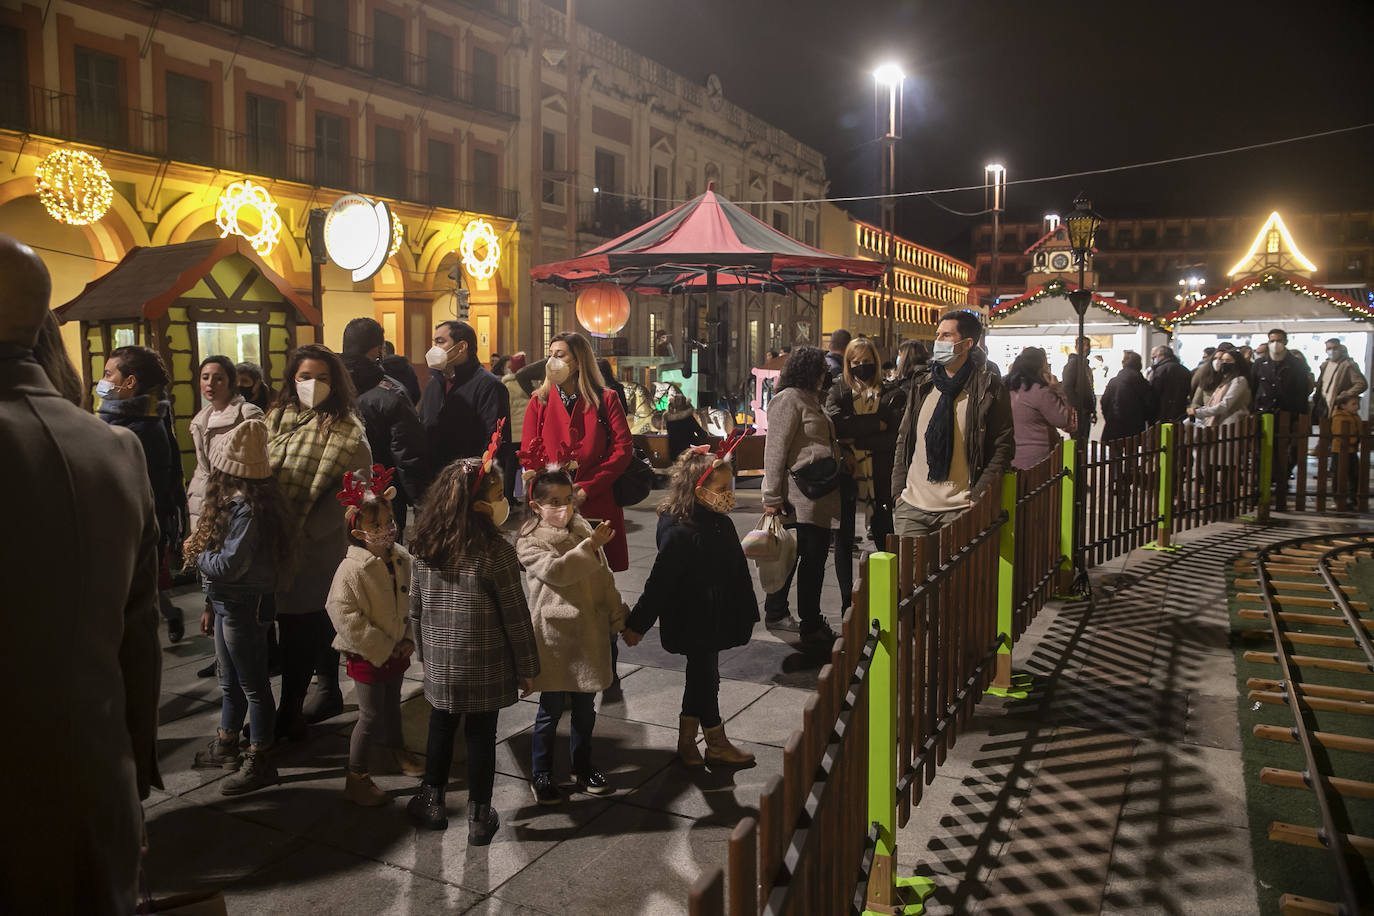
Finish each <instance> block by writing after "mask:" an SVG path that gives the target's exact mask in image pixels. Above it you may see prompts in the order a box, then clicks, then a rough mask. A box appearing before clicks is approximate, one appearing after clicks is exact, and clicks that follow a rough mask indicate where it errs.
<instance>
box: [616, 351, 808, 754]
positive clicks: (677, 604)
mask: <svg viewBox="0 0 1374 916" xmlns="http://www.w3.org/2000/svg"><path fill="white" fill-rule="evenodd" d="M816 352H817V353H819V352H820V351H816ZM738 441H739V439H738V438H737V437H736V438H732V439H727V440H726V442H725V443H722V445H721V446H720V451H719V453H716V454H713V453H712V452H711V450H710V448H709V447H708V446H704V445H701V446H694V447H693V448H690V449H688V450H687V451H685V452H683V453H682V454H681V455H680V456H679V457H678V459H677V462H676V464H674V465H673V475H672V480H671V482H670V483H669V484H668V498H667V499H665V500H664V501H663V502H662V503H660V504H659V507H658V539H657V540H658V555H657V556H656V557H655V558H654V568H653V571H652V572H650V573H649V579H648V581H647V582H645V583H644V592H643V594H642V595H640V597H639V601H638V602H637V603H636V604H635V609H634V611H633V612H632V613H631V614H630V618H629V620H628V621H627V623H626V627H625V634H624V635H625V645H627V646H634V645H637V644H638V643H639V641H640V640H641V639H642V638H643V637H644V634H645V633H647V632H648V631H649V628H650V627H652V626H653V625H654V622H655V621H656V620H657V621H658V622H659V637H660V639H661V641H662V643H663V648H664V649H666V650H668V651H669V652H672V653H673V654H675V655H685V656H686V657H687V680H686V683H685V684H684V685H683V689H682V715H681V716H680V717H679V719H678V738H677V753H678V758H679V759H680V760H681V761H682V762H683V763H684V764H685V765H687V766H689V767H699V766H701V765H702V764H703V763H706V764H711V765H717V764H719V765H725V766H748V765H750V764H752V763H753V762H754V755H753V754H750V753H749V752H747V751H742V750H740V749H739V748H737V747H735V746H734V745H733V744H731V743H730V739H729V738H728V737H726V735H725V726H724V724H722V721H721V716H720V653H721V652H722V651H724V650H726V649H733V648H735V647H736V646H742V645H745V644H746V643H748V642H749V637H750V635H751V634H752V633H753V630H754V624H755V623H757V622H758V619H759V605H758V599H757V598H756V597H755V596H754V580H753V579H752V578H751V576H750V574H749V561H748V560H746V559H745V557H744V551H743V550H742V549H741V548H740V542H739V532H738V531H736V530H735V525H734V523H733V522H731V521H730V515H729V512H730V509H731V508H732V507H733V506H734V504H735V490H734V468H733V467H731V466H730V464H729V463H728V458H729V454H730V452H731V451H732V442H738ZM700 730H704V731H705V732H706V758H705V760H703V759H702V756H701V751H700V750H698V748H697V742H696V739H697V733H698V731H700Z"/></svg>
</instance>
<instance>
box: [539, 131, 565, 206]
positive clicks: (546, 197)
mask: <svg viewBox="0 0 1374 916" xmlns="http://www.w3.org/2000/svg"><path fill="white" fill-rule="evenodd" d="M543 141H544V142H543V150H542V152H541V153H540V156H541V160H540V161H541V162H542V163H543V168H544V172H545V173H548V172H558V171H561V169H560V168H559V166H558V161H559V156H558V152H559V150H558V147H559V146H560V144H559V142H558V141H559V136H558V134H556V133H554V132H553V131H551V130H546V131H544V137H543ZM559 184H560V182H559V181H558V180H557V179H555V178H545V179H544V180H543V183H542V184H541V185H540V188H539V199H540V200H542V201H543V202H544V203H546V204H551V205H553V206H555V207H561V206H563V196H562V195H561V194H559V193H558V191H559V187H558V186H559Z"/></svg>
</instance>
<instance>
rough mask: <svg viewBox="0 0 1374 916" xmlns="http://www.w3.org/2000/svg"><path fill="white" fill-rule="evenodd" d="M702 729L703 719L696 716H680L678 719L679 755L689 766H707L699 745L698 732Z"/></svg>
mask: <svg viewBox="0 0 1374 916" xmlns="http://www.w3.org/2000/svg"><path fill="white" fill-rule="evenodd" d="M700 730H701V720H700V719H698V718H696V717H694V716H679V717H678V720H677V755H678V757H679V758H681V760H682V762H683V763H685V764H686V765H687V766H689V767H699V766H705V765H706V761H705V760H703V759H702V758H701V750H700V749H699V748H698V747H697V732H698V731H700Z"/></svg>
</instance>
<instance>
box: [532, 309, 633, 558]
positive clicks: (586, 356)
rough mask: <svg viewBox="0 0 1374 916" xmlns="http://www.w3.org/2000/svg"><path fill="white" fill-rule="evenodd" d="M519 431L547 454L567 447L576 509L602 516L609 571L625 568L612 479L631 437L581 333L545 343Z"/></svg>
mask: <svg viewBox="0 0 1374 916" xmlns="http://www.w3.org/2000/svg"><path fill="white" fill-rule="evenodd" d="M521 434H522V436H523V437H524V438H525V439H527V440H533V439H539V440H540V441H541V442H542V443H543V446H544V448H545V449H546V450H547V451H548V453H549V454H559V453H561V452H564V451H570V452H571V458H572V459H573V460H575V461H576V462H577V472H576V475H575V476H574V477H573V487H574V493H575V495H576V496H577V498H578V500H579V503H578V512H579V513H581V514H582V516H584V517H585V518H588V519H597V520H599V521H604V522H608V523H609V524H610V526H611V529H612V530H613V531H614V535H613V536H612V537H611V539H610V541H609V542H607V544H606V547H605V550H606V561H607V563H609V564H610V567H611V570H612V571H614V572H622V571H624V570H626V569H629V568H630V553H629V548H628V547H627V546H626V543H625V513H624V511H623V510H622V509H621V508H620V506H618V505H616V502H615V494H614V492H613V490H612V487H613V485H614V484H615V482H616V480H617V479H618V478H619V477H620V475H621V474H623V473H624V472H625V468H626V467H628V466H629V464H630V457H631V454H632V449H633V441H632V439H631V436H630V426H629V424H628V423H627V422H626V421H625V410H624V408H622V407H621V406H620V397H619V396H618V395H617V394H616V393H615V391H613V390H612V389H610V388H608V387H606V382H605V380H604V379H603V378H602V377H601V370H599V369H598V368H597V366H596V357H595V355H594V354H593V353H592V345H591V344H590V343H588V342H587V338H585V337H583V336H582V335H581V334H578V333H576V332H568V333H564V334H559V335H558V336H557V337H555V338H554V339H553V341H552V342H550V344H549V358H548V360H547V362H546V363H545V364H544V383H543V384H542V385H540V386H539V387H538V388H537V389H536V390H535V391H534V393H533V395H531V397H530V404H529V407H528V408H526V411H525V422H524V425H523V430H522V433H521Z"/></svg>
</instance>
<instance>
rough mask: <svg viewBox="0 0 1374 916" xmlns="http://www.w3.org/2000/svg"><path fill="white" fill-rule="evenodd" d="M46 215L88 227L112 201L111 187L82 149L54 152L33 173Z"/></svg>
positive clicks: (107, 175)
mask: <svg viewBox="0 0 1374 916" xmlns="http://www.w3.org/2000/svg"><path fill="white" fill-rule="evenodd" d="M33 177H34V181H35V182H36V183H37V185H38V199H39V200H40V201H41V202H42V203H43V207H44V209H46V210H47V211H48V215H49V216H51V217H52V218H53V219H55V220H57V221H58V222H59V223H66V224H67V225H68V226H89V225H90V224H91V223H93V222H95V221H96V220H98V219H100V218H101V217H102V216H104V215H105V213H106V212H107V211H108V210H109V209H110V204H111V203H113V202H114V185H112V184H111V183H110V176H109V174H108V173H106V171H105V167H104V166H102V165H101V164H100V160H99V159H97V158H95V157H94V156H92V155H91V154H90V153H87V152H85V151H83V150H78V149H67V148H65V147H63V148H62V149H55V150H53V151H52V152H51V153H48V155H46V156H44V157H43V161H41V162H39V163H38V168H36V169H34V172H33Z"/></svg>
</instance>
